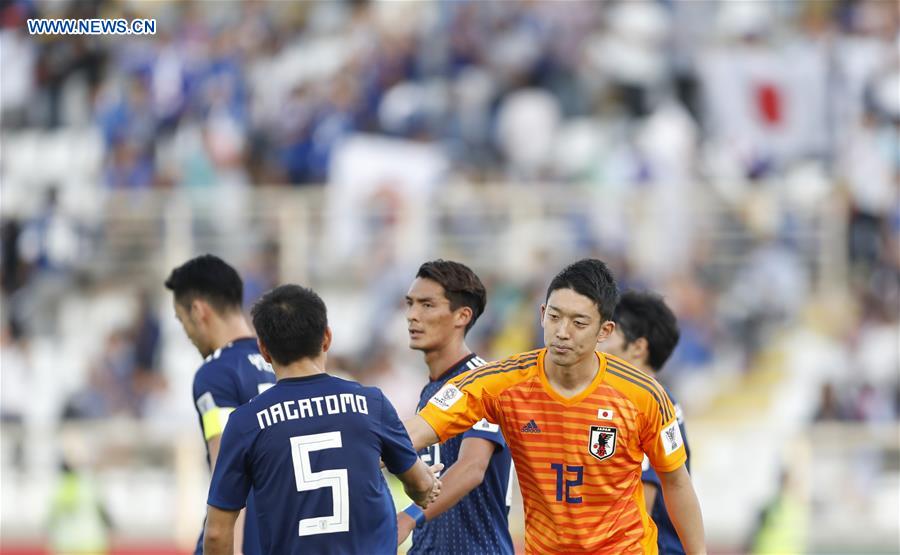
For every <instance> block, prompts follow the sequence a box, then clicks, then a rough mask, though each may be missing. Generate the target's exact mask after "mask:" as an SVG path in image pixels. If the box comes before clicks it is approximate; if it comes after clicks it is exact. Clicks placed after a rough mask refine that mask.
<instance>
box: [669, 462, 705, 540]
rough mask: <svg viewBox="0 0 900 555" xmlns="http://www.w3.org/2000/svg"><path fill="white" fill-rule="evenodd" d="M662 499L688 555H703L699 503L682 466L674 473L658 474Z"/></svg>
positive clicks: (702, 534)
mask: <svg viewBox="0 0 900 555" xmlns="http://www.w3.org/2000/svg"><path fill="white" fill-rule="evenodd" d="M659 477H660V482H661V484H662V494H663V499H664V500H665V503H666V512H668V513H669V518H671V519H672V524H673V525H674V526H675V531H676V532H678V538H679V539H680V540H681V545H682V546H683V547H684V550H685V552H686V553H687V554H688V555H704V554H705V553H706V540H705V538H704V531H703V517H702V516H701V513H700V501H699V500H698V499H697V494H696V493H695V492H694V486H693V484H692V483H691V478H690V476H689V475H688V473H687V470H686V469H685V468H684V467H683V466H682V467H681V468H680V469H679V470H676V471H674V472H668V473H665V472H660V473H659Z"/></svg>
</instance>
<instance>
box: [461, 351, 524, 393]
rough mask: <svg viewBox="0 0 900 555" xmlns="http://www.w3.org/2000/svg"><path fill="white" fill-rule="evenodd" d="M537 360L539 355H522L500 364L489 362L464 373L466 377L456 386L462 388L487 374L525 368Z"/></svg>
mask: <svg viewBox="0 0 900 555" xmlns="http://www.w3.org/2000/svg"><path fill="white" fill-rule="evenodd" d="M536 361H537V355H533V356H528V357H522V358H519V359H512V360H507V361H504V362H502V363H498V364H489V365H487V366H483V367H481V368H479V369H478V370H475V371H473V372H470V373H469V374H468V375H464V376H465V377H464V378H463V379H462V380H460V381H459V383H457V384H456V387H458V388H459V389H462V388H464V387H465V386H467V385H469V384H471V383H473V382H475V381H476V380H478V379H480V378H483V377H485V376H490V375H493V374H500V373H503V372H511V371H513V370H524V369H526V368H528V367H530V366H533V365H534V363H535V362H536Z"/></svg>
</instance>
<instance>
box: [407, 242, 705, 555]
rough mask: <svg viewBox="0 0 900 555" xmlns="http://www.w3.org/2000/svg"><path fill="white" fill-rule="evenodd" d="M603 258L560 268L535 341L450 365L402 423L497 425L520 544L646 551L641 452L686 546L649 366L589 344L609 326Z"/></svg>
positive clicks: (668, 421)
mask: <svg viewBox="0 0 900 555" xmlns="http://www.w3.org/2000/svg"><path fill="white" fill-rule="evenodd" d="M617 298H618V292H617V289H616V283H615V280H614V279H613V276H612V274H611V273H610V271H609V269H608V268H607V267H606V265H605V264H604V263H603V262H601V261H599V260H593V259H585V260H581V261H578V262H576V263H574V264H571V265H569V266H568V267H566V268H565V269H563V270H562V271H561V272H560V273H559V274H557V275H556V277H554V278H553V281H552V282H551V283H550V286H549V287H548V289H547V297H546V302H545V304H544V305H542V306H541V325H542V326H543V328H544V343H545V348H544V349H539V350H536V351H530V352H526V353H520V354H518V355H514V356H512V357H509V358H507V359H504V360H500V361H497V362H493V363H491V364H487V365H485V366H482V367H480V368H477V369H475V370H473V371H471V372H467V373H465V374H461V375H460V376H458V377H456V378H454V379H453V380H451V381H450V382H449V383H448V384H447V385H445V386H444V387H443V388H441V390H440V391H438V392H437V393H436V394H435V395H434V397H432V398H431V400H430V401H429V402H428V404H427V405H426V406H425V407H424V408H423V409H422V410H421V411H420V412H419V414H418V415H416V416H414V417H412V418H411V419H409V420H407V422H406V423H405V424H406V428H407V430H408V431H409V434H410V437H411V438H412V440H413V445H414V446H415V447H416V448H417V449H419V448H422V447H423V446H426V445H430V444H432V443H434V442H435V441H438V440H440V441H444V440H446V439H447V438H449V437H453V436H455V435H457V434H459V433H461V432H463V431H465V430H466V429H468V428H469V427H471V426H472V424H474V423H475V422H477V421H479V420H480V419H482V418H487V419H488V420H490V421H492V422H495V423H497V424H499V425H500V428H501V430H502V431H503V435H504V437H505V438H506V442H507V444H508V445H509V449H510V452H511V453H512V456H513V461H514V462H515V465H516V471H517V473H518V476H519V485H520V487H521V490H522V498H523V501H524V505H525V545H526V552H528V553H617V554H619V553H651V554H655V553H657V545H656V533H657V531H656V526H655V525H654V524H653V521H652V520H651V519H650V517H649V515H648V514H647V509H646V507H645V502H644V494H643V488H642V487H641V463H642V461H643V458H644V455H645V454H646V455H647V458H648V459H649V460H650V464H651V465H652V466H653V468H654V469H655V470H656V471H657V473H658V474H659V477H660V483H661V485H662V491H663V495H664V498H665V502H666V507H667V509H668V511H669V515H670V516H671V517H672V521H673V523H674V525H675V529H676V530H677V531H678V536H679V537H680V539H681V542H682V544H683V545H684V548H685V551H686V552H687V553H692V554H693V553H705V545H704V537H703V521H702V518H701V515H700V504H699V502H698V501H697V496H696V494H695V493H694V488H693V485H692V483H691V479H690V476H689V475H688V473H687V470H686V469H685V466H684V463H685V460H686V454H685V448H684V441H683V439H682V437H681V434H680V432H679V428H678V422H677V420H676V417H675V409H674V407H673V406H672V403H671V401H669V398H668V397H667V396H666V394H665V391H664V390H663V388H662V387H661V386H660V385H659V384H658V383H657V382H656V380H654V379H653V378H651V377H649V376H647V375H646V374H644V373H643V372H641V371H640V370H638V369H636V368H635V367H633V366H631V365H630V364H628V363H625V362H623V361H620V360H615V359H612V358H608V357H607V356H606V355H604V354H603V353H600V352H597V351H596V350H595V348H596V345H597V342H598V341H603V340H605V339H607V338H608V337H609V336H610V334H611V333H612V332H613V330H614V329H615V323H614V322H613V321H612V320H611V317H612V315H613V311H614V310H615V307H616V301H617Z"/></svg>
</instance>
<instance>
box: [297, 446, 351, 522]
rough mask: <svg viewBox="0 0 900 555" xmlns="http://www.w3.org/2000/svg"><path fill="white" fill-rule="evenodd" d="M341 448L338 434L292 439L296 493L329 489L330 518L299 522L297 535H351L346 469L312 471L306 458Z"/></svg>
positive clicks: (301, 520)
mask: <svg viewBox="0 0 900 555" xmlns="http://www.w3.org/2000/svg"><path fill="white" fill-rule="evenodd" d="M342 446H343V443H342V442H341V432H327V433H324V434H310V435H304V436H294V437H292V438H291V457H292V458H293V461H294V476H295V477H296V479H297V491H312V490H317V489H320V488H331V500H332V507H334V509H333V511H334V512H333V514H330V515H328V516H317V517H313V518H303V519H300V535H301V536H314V535H316V534H334V533H335V532H348V531H350V499H349V487H348V482H347V469H346V468H335V469H331V470H321V471H319V472H313V471H312V465H311V464H310V462H309V454H310V453H311V452H312V451H320V450H322V449H338V448H340V447H342Z"/></svg>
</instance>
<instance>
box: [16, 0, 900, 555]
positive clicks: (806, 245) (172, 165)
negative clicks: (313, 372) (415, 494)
mask: <svg viewBox="0 0 900 555" xmlns="http://www.w3.org/2000/svg"><path fill="white" fill-rule="evenodd" d="M34 17H56V18H95V17H103V18H114V17H126V18H129V17H149V18H155V19H156V20H157V32H156V35H154V36H147V37H126V36H121V37H119V36H29V35H28V33H27V29H26V28H25V25H24V22H25V20H26V19H28V18H34ZM0 110H2V125H0V133H2V134H0V147H2V148H0V179H2V196H0V214H2V218H3V220H2V243H0V256H2V270H0V285H2V301H3V303H2V304H3V308H2V326H3V327H2V360H0V362H2V374H0V377H2V384H0V393H2V399H0V413H2V426H3V427H2V431H3V434H2V451H0V457H2V464H3V466H2V480H3V484H2V486H3V487H2V512H0V516H2V521H3V530H2V535H3V541H4V542H5V545H6V547H7V548H9V549H12V547H10V546H13V547H17V548H20V549H25V548H28V547H29V546H31V547H35V546H39V545H50V544H53V543H54V542H56V541H57V540H58V537H59V536H66V535H67V534H69V537H71V532H60V530H65V526H66V525H69V526H71V522H70V521H67V520H66V517H65V515H66V514H69V513H71V514H75V513H77V512H78V510H82V509H84V507H103V508H104V509H103V510H102V511H99V510H98V511H93V513H94V515H95V517H96V518H94V519H93V520H91V519H90V518H89V519H88V521H91V522H94V526H95V528H97V530H99V531H98V532H97V533H96V534H95V535H104V534H107V533H108V534H109V537H111V538H112V541H113V543H114V544H115V545H120V546H121V545H130V546H138V547H139V546H141V545H150V546H156V547H155V549H163V546H170V547H171V549H173V552H177V550H178V549H181V548H184V547H185V546H190V545H191V540H192V539H193V537H194V536H193V535H194V533H195V532H196V529H197V528H198V527H199V523H200V519H201V518H202V511H203V510H204V499H205V487H206V479H207V478H206V475H205V474H204V472H205V471H204V469H203V465H202V463H203V456H202V442H201V436H200V435H199V432H198V431H197V430H196V429H195V428H196V423H195V422H194V415H193V407H192V405H191V399H190V393H189V389H190V382H191V377H192V372H193V370H194V369H195V368H196V367H197V366H198V364H199V363H200V359H199V356H198V355H197V354H196V352H195V351H193V350H192V347H191V346H190V344H189V343H188V342H187V340H186V339H185V338H184V337H183V334H182V332H181V329H180V327H179V325H178V323H177V322H176V320H175V318H174V314H173V310H172V308H171V299H170V298H169V297H168V296H167V295H166V294H165V291H164V289H163V287H162V282H163V280H164V279H165V276H166V275H167V274H168V272H169V271H170V269H171V268H172V267H174V266H175V265H177V264H180V263H181V262H183V261H184V260H186V259H187V258H189V257H191V256H193V255H195V254H199V253H202V252H214V253H215V254H218V255H220V256H222V257H224V258H225V259H226V260H228V261H230V262H231V263H232V264H234V265H235V266H236V267H237V268H239V270H240V271H241V274H242V276H243V277H244V280H245V288H246V291H245V296H246V303H247V306H248V307H249V306H250V305H251V304H252V302H253V301H254V300H255V299H256V298H257V297H258V296H259V295H260V294H261V293H262V292H264V291H266V290H267V289H268V288H270V287H272V286H273V285H275V284H279V283H283V282H288V281H293V282H300V283H303V284H306V285H310V286H312V287H313V288H315V289H317V290H319V291H320V292H321V293H322V295H323V297H324V298H325V300H326V302H327V303H328V305H329V310H330V319H331V323H332V326H333V328H334V329H335V333H336V343H335V350H334V353H335V354H334V356H332V357H331V358H330V361H329V365H330V366H331V368H332V369H333V370H335V371H340V372H343V373H345V374H347V375H349V376H351V377H353V378H354V379H358V380H359V381H361V382H364V383H368V384H374V385H378V386H380V387H382V388H383V389H384V390H385V392H386V393H387V394H388V396H389V397H390V398H391V399H392V401H393V402H394V403H395V404H396V405H397V407H398V409H399V411H400V412H401V416H405V415H409V414H412V412H413V411H414V408H415V403H416V400H417V398H418V392H419V390H420V388H421V386H422V384H423V383H424V382H425V380H426V368H425V366H424V364H423V363H422V361H421V357H420V355H419V354H418V353H412V352H410V351H409V350H408V349H407V348H406V334H405V323H404V320H403V308H404V305H403V295H404V293H405V291H406V288H407V287H408V285H409V283H410V282H411V280H412V278H413V277H414V275H415V271H416V269H417V267H418V264H420V263H421V262H423V261H425V260H428V259H431V258H437V257H444V258H452V259H456V260H459V261H462V262H465V263H467V264H469V265H471V266H472V267H473V268H474V269H475V270H476V271H477V272H478V273H479V275H480V276H481V277H482V279H483V280H484V281H485V283H486V285H487V289H488V295H489V298H488V307H487V312H486V313H485V315H484V316H483V317H482V319H481V320H480V321H479V322H478V324H477V325H476V326H475V327H474V329H473V330H472V333H471V334H470V343H469V344H470V346H472V347H473V348H474V349H475V350H476V351H477V352H478V353H479V354H481V355H482V356H483V357H485V358H499V357H503V356H506V355H508V354H511V353H514V352H518V351H522V350H526V349H530V348H534V347H535V346H540V345H541V343H542V339H541V337H542V336H541V334H540V327H539V321H538V306H539V304H540V302H541V301H542V300H543V294H544V291H545V288H546V285H547V283H548V281H549V278H550V277H552V275H554V274H555V273H556V272H557V271H558V270H559V269H560V268H561V267H562V266H564V265H565V264H567V263H568V262H571V261H572V260H575V259H577V258H580V257H584V256H594V257H598V258H601V259H603V260H605V261H607V262H608V263H609V264H610V265H611V266H612V268H613V270H614V272H615V274H616V276H617V277H618V279H619V280H620V283H621V286H622V287H623V288H639V289H653V290H656V291H659V292H661V293H663V294H664V295H665V297H666V299H667V301H668V302H669V303H670V304H671V305H672V307H673V309H674V311H675V313H676V315H677V316H678V317H679V321H680V325H681V331H682V338H681V343H680V344H679V346H678V348H677V350H676V352H675V355H674V356H673V359H672V360H671V361H670V362H669V363H668V365H667V367H666V369H665V371H664V373H663V374H662V379H663V381H664V382H666V383H667V384H668V385H670V386H671V387H672V388H673V390H674V391H675V392H676V393H677V395H678V397H679V399H680V401H681V403H682V405H683V407H684V410H685V414H686V416H687V422H688V424H687V425H688V430H689V431H693V433H692V435H691V444H692V446H693V448H694V462H693V470H694V479H695V482H696V484H697V487H698V490H699V494H700V499H701V503H702V505H703V507H704V509H705V510H704V515H705V518H706V521H707V530H708V534H709V538H710V547H711V550H712V552H719V553H734V552H743V551H754V550H755V551H757V552H766V550H767V549H768V550H769V552H772V550H775V551H778V550H781V552H798V551H808V552H816V553H818V552H835V553H838V552H840V553H848V552H861V553H862V552H865V553H872V552H895V551H896V550H897V549H900V530H898V526H900V525H898V522H900V515H898V511H900V503H898V495H900V494H898V490H900V437H898V436H900V353H898V344H900V321H898V319H900V138H898V137H900V16H898V9H897V6H896V4H895V3H894V2H891V1H881V0H816V1H809V2H802V1H797V2H774V1H772V2H768V1H751V0H746V1H744V0H733V1H728V2H713V1H705V0H696V1H678V0H659V1H650V0H648V1H637V0H635V1H630V0H629V1H624V0H619V1H614V0H595V1H565V2H554V1H542V0H533V1H521V2H519V1H508V2H507V1H503V2H501V1H457V2H385V1H378V2H376V1H370V2H367V1H356V2H340V1H333V2H331V1H320V2H315V1H308V2H263V1H234V2H224V1H208V2H169V1H164V2H154V3H144V2H135V1H132V2H128V1H94V0H79V1H77V2H76V1H59V2H57V1H54V2H50V1H46V2H41V1H5V2H2V3H0ZM60 468H63V469H64V470H63V471H62V472H60V471H59V469H60ZM73 472H80V473H81V475H84V476H90V477H94V478H96V480H97V481H96V484H94V485H93V486H92V487H91V488H88V490H87V491H88V492H89V493H90V495H88V494H87V493H86V494H84V495H81V496H79V495H76V494H74V493H72V491H73V487H74V486H72V485H71V482H67V481H66V476H69V475H72V473H73ZM59 488H69V489H67V490H66V489H59ZM67 496H68V497H67ZM135 497H137V498H135ZM75 498H77V499H79V500H80V501H73V499H75ZM79 503H80V505H79ZM73 507H75V508H74V509H73ZM79 507H80V509H79ZM67 511H69V513H67ZM73 511H74V512H73ZM86 511H87V513H91V512H92V509H90V508H88V509H86ZM60 515H63V516H60ZM100 517H102V518H100ZM79 518H82V517H79ZM67 522H68V524H66V523H67ZM81 522H82V525H81V529H82V530H84V529H85V526H84V525H83V522H84V521H81ZM60 523H62V524H60ZM773 538H774V539H773ZM59 541H62V542H63V543H64V538H63V539H62V540H59ZM766 542H770V543H766ZM771 542H774V543H771ZM57 545H62V544H57ZM766 546H768V548H767V547H766ZM772 546H776V547H772ZM778 546H780V547H778ZM62 549H64V548H62ZM166 549H168V547H167V548H166Z"/></svg>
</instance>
